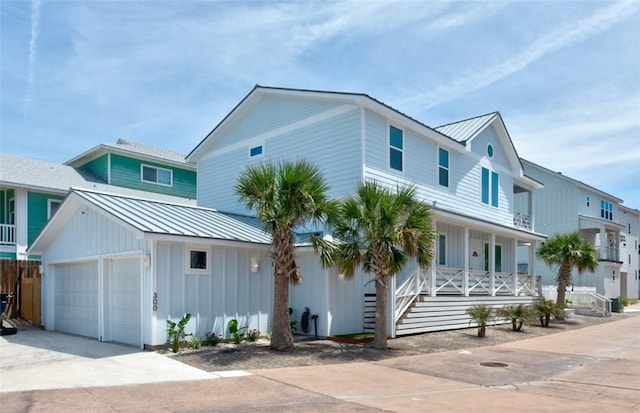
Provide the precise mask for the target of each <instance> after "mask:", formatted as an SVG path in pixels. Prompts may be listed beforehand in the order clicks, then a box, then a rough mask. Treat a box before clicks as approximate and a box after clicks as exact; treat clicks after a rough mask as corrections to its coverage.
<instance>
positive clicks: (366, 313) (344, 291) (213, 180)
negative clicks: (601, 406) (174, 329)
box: [30, 86, 545, 346]
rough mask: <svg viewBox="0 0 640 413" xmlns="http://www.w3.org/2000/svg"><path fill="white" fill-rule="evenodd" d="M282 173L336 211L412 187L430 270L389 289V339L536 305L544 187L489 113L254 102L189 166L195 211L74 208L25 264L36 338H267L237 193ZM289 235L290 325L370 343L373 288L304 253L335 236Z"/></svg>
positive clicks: (326, 96)
mask: <svg viewBox="0 0 640 413" xmlns="http://www.w3.org/2000/svg"><path fill="white" fill-rule="evenodd" d="M283 159H289V160H295V159H306V160H308V161H310V162H312V163H314V164H315V165H317V166H318V167H319V169H320V170H321V172H322V173H323V175H324V176H325V177H326V179H327V181H328V183H329V185H330V186H331V189H330V195H331V196H333V197H335V198H340V197H342V196H344V195H346V194H350V193H352V192H353V190H354V187H355V185H356V184H357V183H358V182H362V181H364V180H377V181H379V182H381V183H382V184H384V185H387V186H389V187H391V188H395V187H396V186H398V185H408V184H411V185H415V186H416V189H417V193H418V195H419V197H420V198H421V199H422V200H423V201H424V202H427V203H429V204H430V205H432V206H433V211H434V223H435V226H436V229H437V232H438V236H437V240H436V243H435V245H434V256H435V259H434V261H433V263H432V265H431V267H430V268H427V269H419V268H416V266H415V264H414V265H412V266H410V267H409V268H408V269H407V271H405V273H403V274H401V275H400V276H398V277H397V279H394V280H393V282H392V283H391V286H390V289H389V303H390V307H391V311H390V314H389V319H388V323H389V327H390V329H389V331H390V332H391V334H392V335H401V334H411V333H417V332H425V331H435V330H444V329H452V328H464V327H468V326H469V317H468V316H467V315H466V314H465V309H466V308H467V307H468V306H470V305H473V304H475V303H486V304H489V305H492V306H495V307H501V306H503V305H506V304H514V303H532V302H533V301H534V300H535V299H537V295H538V289H537V287H538V285H537V283H536V277H535V276H534V274H536V266H535V260H534V254H535V249H536V246H537V245H538V244H539V243H540V242H542V241H543V240H544V239H545V236H544V235H542V234H541V233H540V232H539V231H537V230H536V229H535V228H534V224H535V221H534V220H533V219H531V217H532V215H533V213H534V211H535V207H534V202H533V201H534V199H535V198H534V196H532V193H534V192H535V191H537V190H539V189H540V188H542V184H540V182H538V181H536V180H534V179H531V178H529V177H527V176H525V175H524V171H523V168H522V164H521V163H520V159H519V158H518V155H517V153H516V150H515V148H514V147H513V144H512V141H511V139H510V137H509V134H508V132H507V130H506V128H505V126H504V123H503V121H502V118H501V116H500V114H499V113H490V114H487V115H483V116H480V117H477V118H472V119H468V120H464V121H461V122H456V123H453V124H448V125H444V126H441V127H438V128H436V129H433V128H430V127H428V126H426V125H424V124H422V123H420V122H418V121H416V120H415V119H412V118H410V117H408V116H406V115H404V114H403V113H401V112H399V111H397V110H395V109H393V108H391V107H389V106H387V105H385V104H383V103H381V102H379V101H377V100H375V99H373V98H371V97H369V96H367V95H364V94H351V93H335V92H321V91H308V90H293V89H279V88H267V87H261V86H257V87H255V88H254V89H253V90H252V91H251V92H250V93H249V94H248V95H247V96H246V97H245V98H244V99H243V100H242V101H241V102H240V103H239V104H238V105H237V106H236V107H235V108H234V109H233V110H232V111H231V113H229V114H228V115H227V116H226V117H225V118H224V119H223V120H222V122H221V123H220V124H219V125H218V126H216V127H215V128H214V129H213V131H212V132H211V133H209V134H208V135H207V136H206V137H205V139H204V140H203V141H202V142H201V143H200V144H199V145H198V146H197V147H196V148H195V149H194V150H193V151H192V152H191V154H190V155H189V156H188V157H187V161H188V162H193V163H195V164H196V165H197V180H198V181H197V192H198V193H197V201H198V205H199V207H189V206H181V205H175V204H170V203H162V202H154V201H149V200H145V199H136V198H132V197H122V196H115V195H109V194H105V193H97V192H89V191H82V190H74V191H72V192H71V193H70V195H69V196H68V197H67V199H66V200H65V201H64V203H63V204H62V206H61V207H60V211H59V213H57V214H56V215H55V216H54V218H53V219H52V220H51V221H50V222H49V223H48V224H47V226H46V227H45V228H44V230H43V231H42V233H41V234H40V235H39V237H38V238H37V239H36V240H35V243H34V245H33V246H32V247H31V249H30V251H31V252H32V253H41V254H42V261H43V266H44V277H43V278H44V281H43V284H44V285H45V290H44V292H43V300H44V304H43V314H44V317H43V320H44V324H45V325H46V328H47V329H53V330H62V331H68V332H72V333H76V334H82V335H87V336H91V337H96V338H98V339H100V340H105V341H109V340H111V341H120V342H125V343H130V344H134V345H140V346H142V345H149V346H153V345H157V344H161V343H163V342H164V341H165V340H166V332H165V329H166V320H168V319H171V320H174V321H176V320H178V319H180V318H181V317H182V315H183V314H184V313H186V312H189V313H191V314H192V315H193V322H192V323H191V324H190V326H189V329H190V331H193V332H195V333H197V334H198V335H200V336H204V334H205V333H207V332H211V331H214V332H216V333H217V334H221V335H228V332H227V323H228V321H229V320H230V319H231V318H238V321H239V322H240V324H241V325H247V326H248V327H249V328H251V329H253V328H257V329H259V330H261V331H262V332H265V331H267V330H269V329H270V314H271V308H272V295H273V293H272V287H273V282H272V277H273V276H272V268H271V263H270V262H269V259H268V258H267V251H268V243H269V237H268V236H266V235H265V234H264V233H263V232H262V231H261V230H260V226H259V225H258V224H257V223H256V220H255V218H252V217H249V216H247V215H250V214H252V213H253V212H252V211H248V210H247V209H245V207H244V205H243V204H241V203H240V202H239V201H238V197H237V195H236V194H235V193H234V186H235V185H236V182H237V181H236V180H237V176H238V175H239V174H240V173H241V172H242V171H243V170H245V169H246V168H247V167H248V166H250V165H257V164H259V163H260V162H263V161H266V160H272V161H279V160H283ZM212 208H216V209H215V210H214V209H212ZM298 231H299V233H298V234H297V236H298V240H299V242H300V243H299V246H298V249H297V257H296V262H297V264H298V265H299V266H300V268H301V274H302V277H303V282H302V284H301V285H298V286H294V287H292V288H291V289H290V306H291V307H292V308H293V309H294V316H295V317H296V319H297V320H299V317H300V314H302V312H303V311H304V309H305V308H306V307H309V309H310V311H311V314H315V315H318V318H317V322H318V331H317V333H318V335H319V336H327V335H335V334H346V333H354V332H360V331H363V329H365V330H366V329H370V328H372V323H371V321H372V319H373V316H374V314H373V312H372V311H371V308H372V306H373V304H374V302H375V296H374V292H375V289H374V286H373V284H372V283H368V281H369V280H370V279H371V277H370V276H369V275H368V274H362V273H361V272H357V273H356V275H355V277H354V279H352V280H345V279H342V278H341V277H339V275H338V274H337V272H336V270H335V269H332V268H329V269H325V268H322V266H321V265H320V260H319V258H318V257H317V256H316V255H315V254H314V252H313V251H312V249H311V248H310V247H309V246H307V245H305V243H304V240H305V239H307V238H308V236H309V233H311V232H313V233H319V234H320V235H322V236H325V237H329V236H331V235H332V234H331V232H330V230H326V229H324V228H300V229H298ZM519 253H523V256H524V262H523V261H519ZM192 259H195V260H196V261H195V262H196V263H195V264H193V263H194V261H192ZM192 264H193V265H195V267H193V266H192ZM202 265H204V267H201V266H202ZM520 268H526V272H524V273H523V272H521V271H519V269H520ZM254 271H255V272H254ZM299 332H300V331H299ZM309 333H310V334H313V333H314V331H313V330H311V331H310V332H309Z"/></svg>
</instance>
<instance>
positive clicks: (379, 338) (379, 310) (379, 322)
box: [373, 278, 387, 350]
mask: <svg viewBox="0 0 640 413" xmlns="http://www.w3.org/2000/svg"><path fill="white" fill-rule="evenodd" d="M373 348H376V349H378V350H386V349H387V284H386V280H385V279H383V278H378V279H377V280H376V331H375V336H374V339H373Z"/></svg>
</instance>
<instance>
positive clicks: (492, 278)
mask: <svg viewBox="0 0 640 413" xmlns="http://www.w3.org/2000/svg"><path fill="white" fill-rule="evenodd" d="M495 255H496V234H493V233H492V234H491V235H490V236H489V258H488V259H489V287H490V289H491V296H492V297H494V296H495V295H496V257H495Z"/></svg>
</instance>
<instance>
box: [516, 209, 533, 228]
mask: <svg viewBox="0 0 640 413" xmlns="http://www.w3.org/2000/svg"><path fill="white" fill-rule="evenodd" d="M513 225H514V226H515V227H518V228H524V229H528V230H531V215H527V214H523V213H522V212H514V213H513Z"/></svg>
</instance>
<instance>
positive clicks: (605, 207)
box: [600, 199, 613, 221]
mask: <svg viewBox="0 0 640 413" xmlns="http://www.w3.org/2000/svg"><path fill="white" fill-rule="evenodd" d="M600 218H602V219H605V220H607V221H613V203H612V202H609V201H607V200H604V199H601V200H600Z"/></svg>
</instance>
